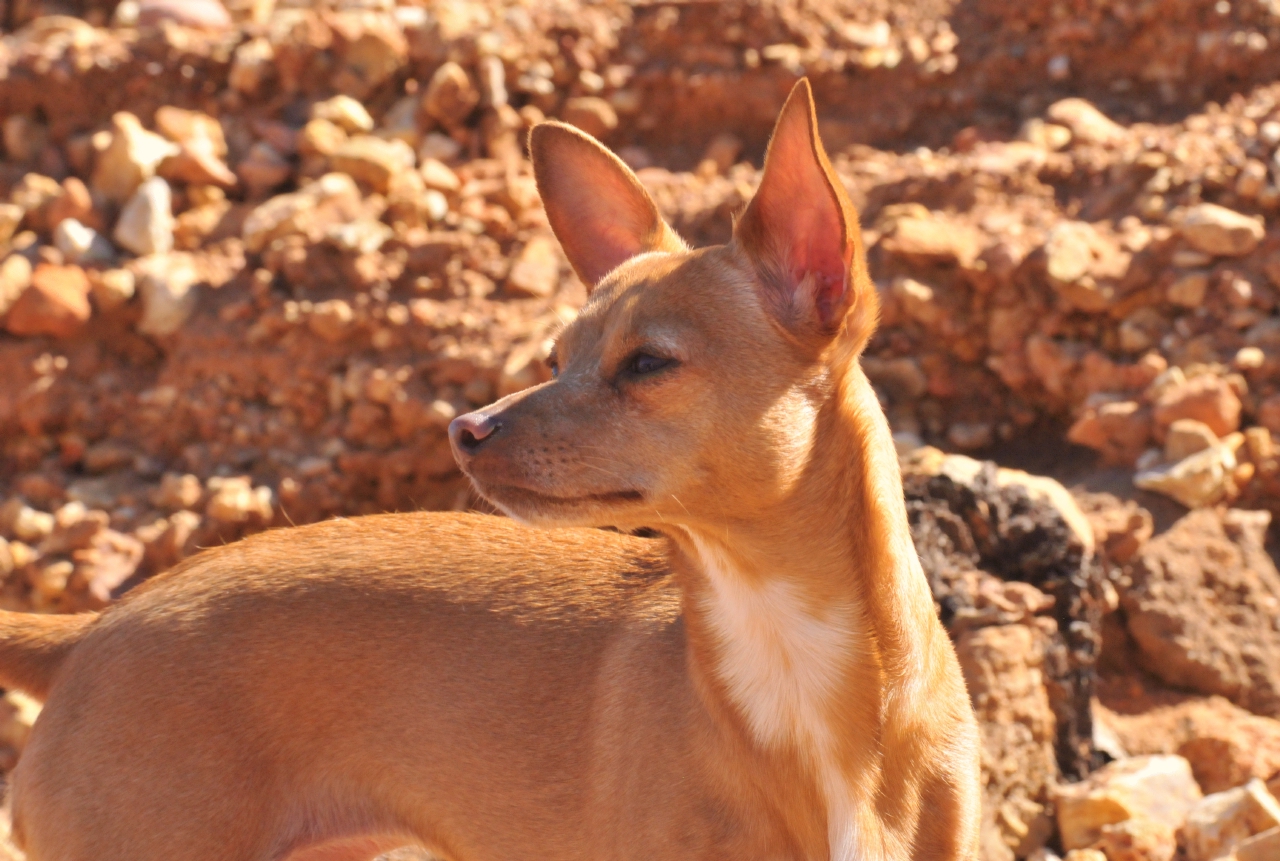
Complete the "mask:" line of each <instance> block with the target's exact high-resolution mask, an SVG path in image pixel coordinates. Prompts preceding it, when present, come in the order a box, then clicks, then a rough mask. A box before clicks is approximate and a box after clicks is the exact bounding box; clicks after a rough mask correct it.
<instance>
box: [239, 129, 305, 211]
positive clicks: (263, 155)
mask: <svg viewBox="0 0 1280 861" xmlns="http://www.w3.org/2000/svg"><path fill="white" fill-rule="evenodd" d="M236 175H237V176H239V177H240V181H241V182H243V183H244V185H245V188H246V189H247V190H248V192H249V197H250V198H258V197H262V196H263V195H265V194H266V193H267V192H268V191H270V190H271V189H273V188H275V187H276V186H278V185H282V184H283V183H285V182H286V181H287V180H288V179H289V177H290V176H292V175H293V165H291V164H289V162H288V160H287V159H285V157H284V156H282V155H280V153H278V152H276V149H275V147H273V146H271V144H269V143H267V142H266V141H258V142H257V143H255V144H254V145H253V146H251V147H249V154H248V155H247V156H245V158H244V160H243V161H241V162H240V163H239V164H238V165H236Z"/></svg>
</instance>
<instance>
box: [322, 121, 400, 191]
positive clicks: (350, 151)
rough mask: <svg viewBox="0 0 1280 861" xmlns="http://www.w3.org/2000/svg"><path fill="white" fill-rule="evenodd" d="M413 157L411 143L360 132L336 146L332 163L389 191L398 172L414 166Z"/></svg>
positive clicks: (378, 188) (339, 169)
mask: <svg viewBox="0 0 1280 861" xmlns="http://www.w3.org/2000/svg"><path fill="white" fill-rule="evenodd" d="M414 158H415V156H414V153H413V149H412V147H410V146H409V145H408V144H406V143H405V142H404V141H399V140H383V139H382V138H377V137H373V136H372V135H358V136H356V137H353V138H350V139H348V140H346V141H345V142H343V143H342V144H340V145H339V146H338V148H337V149H336V150H334V152H333V155H331V156H330V157H329V165H330V166H331V167H332V168H333V169H334V170H336V171H341V172H342V173H345V174H347V175H349V176H351V177H352V178H354V179H355V180H357V181H358V182H363V183H365V184H367V185H369V186H371V187H372V188H373V189H374V191H376V192H378V193H379V194H386V193H387V192H388V191H390V189H391V184H392V180H393V179H394V178H395V177H396V175H397V174H399V173H401V172H403V171H406V170H412V169H413V162H414Z"/></svg>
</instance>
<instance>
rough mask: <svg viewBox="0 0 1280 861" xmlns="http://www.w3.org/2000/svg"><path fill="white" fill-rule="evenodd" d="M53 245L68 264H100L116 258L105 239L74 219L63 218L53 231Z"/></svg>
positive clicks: (113, 249) (114, 252)
mask: <svg viewBox="0 0 1280 861" xmlns="http://www.w3.org/2000/svg"><path fill="white" fill-rule="evenodd" d="M53 244H54V245H55V246H56V247H57V249H58V250H59V251H61V252H62V256H63V258H64V259H65V260H66V261H67V262H68V263H102V262H104V261H107V260H111V259H113V258H114V257H115V256H116V250H115V248H113V247H112V246H111V243H110V242H109V241H107V238H106V237H105V236H103V235H102V234H100V233H99V232H98V231H96V230H94V229H93V228H92V227H86V226H85V225H83V224H81V223H80V222H79V221H78V220H76V219H74V218H64V219H62V221H60V222H58V226H57V228H55V229H54V231H53Z"/></svg>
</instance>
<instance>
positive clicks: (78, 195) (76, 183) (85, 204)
mask: <svg viewBox="0 0 1280 861" xmlns="http://www.w3.org/2000/svg"><path fill="white" fill-rule="evenodd" d="M68 218H74V219H76V220H77V221H79V222H81V223H82V224H84V225H85V226H87V227H91V228H93V229H94V230H97V229H99V228H101V227H102V218H101V217H100V216H99V215H98V213H97V212H96V211H95V210H94V208H93V198H92V197H91V196H90V194H89V189H88V188H86V187H85V184H84V183H83V182H81V181H80V180H79V179H78V178H76V177H74V176H69V177H67V178H66V179H64V180H63V181H62V193H61V194H59V195H58V196H57V197H55V198H54V199H53V200H50V201H49V202H48V203H47V204H45V211H44V221H45V226H47V227H48V228H49V229H50V230H53V231H56V230H57V229H58V225H59V224H61V223H62V222H63V221H65V220H66V219H68Z"/></svg>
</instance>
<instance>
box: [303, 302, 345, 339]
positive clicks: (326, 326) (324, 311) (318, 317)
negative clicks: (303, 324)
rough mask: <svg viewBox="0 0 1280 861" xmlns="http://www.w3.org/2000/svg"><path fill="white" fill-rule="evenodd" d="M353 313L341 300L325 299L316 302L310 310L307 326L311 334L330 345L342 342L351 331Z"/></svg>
mask: <svg viewBox="0 0 1280 861" xmlns="http://www.w3.org/2000/svg"><path fill="white" fill-rule="evenodd" d="M354 323H355V312H354V311H352V310H351V306H350V305H349V304H348V303H347V302H346V301H345V300H343V299H327V300H325V301H324V302H317V303H316V304H315V306H314V307H313V308H312V309H311V316H310V317H309V318H308V319H307V325H308V326H309V327H310V329H311V331H312V332H315V333H316V334H317V335H319V336H320V337H321V338H323V339H325V340H326V341H328V342H329V343H331V344H337V343H339V342H341V341H343V340H344V339H345V338H346V337H347V336H348V335H350V334H351V333H352V331H353V328H354Z"/></svg>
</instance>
